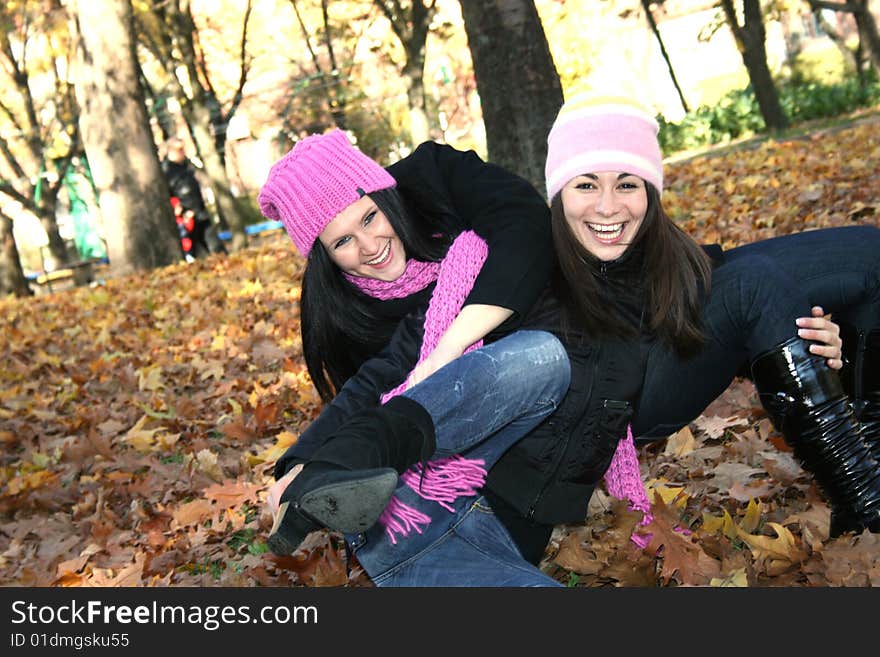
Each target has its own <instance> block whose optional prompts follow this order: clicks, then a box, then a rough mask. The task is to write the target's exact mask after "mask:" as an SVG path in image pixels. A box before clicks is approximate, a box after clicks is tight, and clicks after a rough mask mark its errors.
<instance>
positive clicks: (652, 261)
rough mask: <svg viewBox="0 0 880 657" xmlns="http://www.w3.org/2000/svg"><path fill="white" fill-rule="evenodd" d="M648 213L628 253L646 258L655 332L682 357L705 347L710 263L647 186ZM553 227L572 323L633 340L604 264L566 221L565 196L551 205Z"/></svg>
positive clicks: (648, 308) (648, 307) (649, 314)
mask: <svg viewBox="0 0 880 657" xmlns="http://www.w3.org/2000/svg"><path fill="white" fill-rule="evenodd" d="M645 187H646V191H647V194H648V209H647V212H646V214H645V219H644V221H643V222H642V225H641V226H640V227H639V230H638V232H637V233H636V236H635V238H634V239H633V242H632V244H631V245H630V247H629V249H631V250H632V249H638V250H640V252H641V257H642V267H643V281H644V297H643V299H644V301H643V303H644V308H643V310H644V311H645V316H646V319H647V322H648V327H649V328H650V330H651V331H652V332H653V333H654V334H655V335H656V336H657V337H658V338H659V339H661V340H663V341H664V342H666V343H667V344H669V345H670V346H671V347H672V348H673V349H674V350H675V351H676V353H678V354H679V355H683V356H686V355H689V354H693V353H694V352H696V351H697V349H699V348H700V346H701V345H702V344H703V342H704V341H705V336H704V333H703V325H702V321H701V318H700V310H701V308H702V301H703V298H704V295H705V294H707V293H708V291H709V288H710V285H711V280H712V267H711V263H710V260H709V257H708V256H707V255H706V253H705V251H703V249H702V248H700V246H699V245H697V244H696V242H694V240H693V239H691V237H690V236H689V235H688V234H687V233H685V232H684V231H683V230H681V229H680V228H679V227H678V226H676V225H675V223H674V222H673V221H672V219H670V218H669V215H667V214H666V212H665V210H664V209H663V205H662V204H661V202H660V193H659V192H658V191H657V188H656V187H654V186H653V185H652V184H650V183H648V182H645ZM550 216H551V226H552V230H553V241H554V244H555V246H556V254H557V257H558V259H559V269H560V274H561V277H562V279H563V280H561V281H559V280H557V285H558V286H562V287H564V288H565V289H564V290H563V291H561V294H560V295H559V296H560V298H561V299H562V301H563V303H564V305H565V310H566V314H567V316H568V317H569V319H570V321H572V322H575V323H577V325H578V327H579V328H580V329H581V330H583V331H584V332H586V334H587V335H589V336H591V337H596V338H611V337H620V336H630V337H631V336H633V335H634V333H635V331H636V329H635V327H633V326H632V324H631V323H629V322H627V321H626V320H625V319H624V317H623V316H622V315H621V314H620V313H619V312H618V311H617V310H616V308H615V305H614V304H609V303H608V299H607V297H606V296H605V294H604V293H603V288H602V285H601V283H600V279H599V277H597V276H595V273H596V272H597V271H598V269H599V267H600V264H601V261H600V260H599V259H598V258H596V257H595V256H594V255H592V254H591V253H590V252H589V251H587V249H585V248H584V247H583V245H582V244H581V243H580V242H579V241H578V239H577V238H576V237H575V235H574V234H573V233H572V231H571V227H570V226H569V225H568V222H567V221H566V219H565V210H564V208H563V205H562V193H561V192H559V193H557V194H556V195H555V196H554V197H553V199H552V200H551V202H550Z"/></svg>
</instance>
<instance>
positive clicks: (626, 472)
mask: <svg viewBox="0 0 880 657" xmlns="http://www.w3.org/2000/svg"><path fill="white" fill-rule="evenodd" d="M605 486H606V487H607V488H608V493H609V494H611V495H614V497H616V498H618V499H621V500H623V499H625V500H629V508H630V509H633V510H635V511H641V512H642V519H641V520H640V521H639V524H640V525H647V524H649V523H650V522H651V521H652V520H653V519H654V518H653V516H652V515H651V503H650V502H649V501H648V495H647V493H645V487H644V486H643V485H642V475H641V472H640V471H639V456H638V454H636V446H635V443H634V442H633V434H632V427H631V426H629V425H627V427H626V437H625V438H622V439H621V440H620V442H618V443H617V449H616V450H615V452H614V458H612V459H611V465H609V466H608V470H606V472H605ZM630 540H632V542H633V543H635V544H636V545H638V546H639V547H640V548H645V547H646V546H647V545H648V543H650V542H651V534H636V533H635V532H633V534H632V536H630Z"/></svg>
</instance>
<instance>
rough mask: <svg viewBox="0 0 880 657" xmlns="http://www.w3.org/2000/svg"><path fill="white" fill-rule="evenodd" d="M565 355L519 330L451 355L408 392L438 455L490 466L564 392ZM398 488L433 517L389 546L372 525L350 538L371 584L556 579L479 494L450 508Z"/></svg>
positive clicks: (540, 335) (548, 338) (548, 339)
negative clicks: (429, 423) (529, 556)
mask: <svg viewBox="0 0 880 657" xmlns="http://www.w3.org/2000/svg"><path fill="white" fill-rule="evenodd" d="M569 378H570V370H569V363H568V356H567V355H566V352H565V349H564V348H563V346H562V344H561V343H560V342H559V340H557V339H556V338H555V337H554V336H552V335H551V334H549V333H545V332H542V331H520V332H517V333H514V334H512V335H509V336H507V337H505V338H503V339H502V340H499V341H498V342H495V343H493V344H491V345H488V346H486V347H483V348H482V349H478V350H476V351H473V352H471V353H469V354H465V355H464V356H462V357H460V358H458V359H456V360H455V361H453V362H452V363H450V364H448V365H447V366H446V367H443V368H442V369H440V370H439V371H437V372H436V373H435V374H433V375H432V376H430V377H429V378H428V379H426V380H424V381H422V382H421V383H419V384H418V385H416V386H413V387H412V388H410V389H409V390H407V391H406V392H405V393H403V394H404V395H405V396H407V397H409V398H411V399H413V400H415V401H417V402H418V403H419V404H421V405H422V406H423V407H424V408H425V410H427V411H428V413H429V414H430V415H431V417H432V418H433V420H434V428H435V433H436V441H437V451H436V453H435V456H434V458H442V457H444V456H450V455H452V454H461V455H462V456H464V457H466V458H468V459H483V460H484V461H485V467H486V469H487V470H488V469H489V468H490V467H491V466H492V465H493V464H494V463H495V462H496V461H497V460H498V459H499V458H500V457H501V455H502V454H504V452H506V451H507V450H508V448H510V446H511V445H513V444H514V443H515V442H516V441H517V440H519V439H520V438H522V437H523V436H524V435H525V434H527V433H528V432H529V431H531V430H532V429H533V428H534V427H535V426H537V425H538V424H539V423H540V422H541V421H542V420H543V419H544V418H546V417H547V416H548V415H550V414H551V413H553V411H555V410H556V408H557V407H558V406H559V404H560V402H561V401H562V399H563V397H565V394H566V392H567V391H568V383H569ZM395 496H396V497H397V498H398V499H399V500H400V501H401V502H403V503H404V504H407V505H409V506H411V507H414V508H416V509H418V510H419V511H421V512H422V513H424V514H426V515H428V516H430V518H431V522H430V524H428V525H427V527H425V528H423V529H422V533H421V534H419V533H415V532H412V533H410V534H409V535H407V536H403V537H398V538H397V543H396V544H394V543H392V541H391V538H390V537H389V536H388V535H387V534H386V531H385V528H384V526H382V525H381V524H380V523H377V524H376V525H374V526H373V527H371V528H370V529H369V530H367V531H366V532H363V533H361V534H356V535H347V536H346V541H347V542H348V545H349V547H350V548H351V549H352V551H353V552H354V553H355V555H356V556H357V558H358V561H359V562H360V564H361V565H362V566H363V567H364V569H365V570H366V572H367V573H368V574H369V575H370V577H371V578H372V579H373V582H374V583H375V584H376V585H377V586H556V585H558V583H557V582H556V581H555V580H553V579H552V578H550V577H548V576H546V575H544V574H543V573H542V572H541V571H540V570H538V569H537V568H536V567H535V566H533V565H532V564H530V563H528V562H527V561H526V560H525V559H523V558H522V555H521V554H520V553H519V551H518V550H517V548H516V545H515V544H514V542H513V540H512V539H511V538H510V535H509V534H508V532H507V530H506V529H505V528H504V526H503V525H502V524H501V522H500V521H499V520H498V519H497V518H496V517H495V515H494V514H493V513H492V510H491V508H490V507H489V505H488V504H486V502H485V501H484V500H483V499H482V497H460V498H458V499H457V500H456V501H455V502H454V503H453V505H452V507H453V511H452V512H450V511H448V510H447V509H445V508H443V507H441V506H440V505H439V504H438V503H437V502H433V501H429V500H425V499H423V498H421V497H420V496H418V495H417V494H416V493H415V492H414V491H413V490H412V489H410V488H409V487H408V486H406V485H405V484H403V483H400V484H399V485H398V487H397V490H396V491H395Z"/></svg>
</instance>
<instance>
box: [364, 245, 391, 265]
mask: <svg viewBox="0 0 880 657" xmlns="http://www.w3.org/2000/svg"><path fill="white" fill-rule="evenodd" d="M390 250H391V240H388V243H387V244H386V245H385V248H384V249H382V253H380V254H379V255H378V256H376V257H375V258H373V259H372V260H367V262H366V263H364V264H367V265H378V264H379V263H380V262H382V261H383V260H384V259H385V258H387V257H388V252H389V251H390Z"/></svg>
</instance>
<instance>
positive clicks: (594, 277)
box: [489, 94, 880, 535]
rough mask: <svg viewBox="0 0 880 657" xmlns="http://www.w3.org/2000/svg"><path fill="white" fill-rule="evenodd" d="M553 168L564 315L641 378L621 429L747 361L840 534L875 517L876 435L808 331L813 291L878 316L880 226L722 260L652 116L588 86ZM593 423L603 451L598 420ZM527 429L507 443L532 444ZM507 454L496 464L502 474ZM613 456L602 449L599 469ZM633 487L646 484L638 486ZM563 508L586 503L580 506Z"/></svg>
mask: <svg viewBox="0 0 880 657" xmlns="http://www.w3.org/2000/svg"><path fill="white" fill-rule="evenodd" d="M546 182H547V195H548V198H549V199H550V206H551V223H552V228H553V236H554V242H555V246H556V252H557V256H558V258H559V263H560V272H561V276H560V277H559V278H558V279H557V280H556V281H555V285H556V291H557V297H558V298H559V299H560V300H561V305H562V317H563V321H562V323H563V325H564V326H568V327H572V329H571V333H570V335H573V336H574V335H578V334H579V335H580V337H581V338H582V340H583V342H584V344H588V345H590V348H591V349H593V350H594V351H602V350H611V351H614V352H615V353H614V355H613V357H610V358H609V359H608V360H607V361H606V363H605V365H604V366H603V365H602V364H600V368H602V370H603V377H605V378H609V379H614V378H617V379H619V381H618V382H617V384H616V385H617V386H618V387H619V388H620V389H626V388H627V384H626V383H625V380H626V377H627V374H626V372H629V373H630V374H629V375H628V376H629V389H630V393H632V391H633V390H635V389H636V384H637V383H638V386H639V387H641V391H640V394H638V395H634V394H630V396H623V397H619V400H620V401H626V402H628V404H629V406H630V410H631V413H632V417H631V418H628V422H631V424H632V427H631V429H627V431H626V432H627V433H630V434H631V433H633V432H634V433H635V434H636V435H639V436H644V437H646V438H650V437H661V436H666V435H669V434H670V433H672V432H673V431H675V430H676V429H677V428H680V427H681V426H684V425H685V424H686V423H687V422H688V421H690V420H692V419H694V418H695V417H696V416H697V415H698V414H699V413H700V412H701V411H702V410H703V408H705V406H706V405H707V404H708V403H709V402H711V401H712V399H714V398H715V397H716V396H717V395H719V394H720V393H721V392H723V390H724V389H725V388H726V387H727V385H729V383H730V382H731V380H732V379H733V377H734V375H735V374H736V373H737V372H738V371H740V370H741V369H742V367H743V366H744V365H746V366H749V367H750V372H751V376H752V378H753V380H754V382H755V385H756V387H757V389H758V392H759V396H760V399H761V402H762V404H763V405H764V407H765V409H766V410H767V412H768V414H769V416H770V418H771V420H772V421H773V423H774V425H775V426H776V427H777V429H778V430H779V431H780V432H781V433H782V434H783V436H784V437H785V439H786V441H787V442H788V443H789V444H790V445H791V446H792V447H793V449H794V454H795V457H796V458H797V459H798V460H799V461H800V463H801V465H802V466H803V467H804V469H805V470H807V471H808V472H810V473H812V474H813V476H814V477H815V479H816V482H817V483H818V484H819V486H820V487H821V489H822V490H823V492H824V493H825V495H826V497H827V498H828V501H829V502H830V504H831V507H832V510H833V514H832V526H831V533H832V535H837V534H839V533H841V532H844V531H857V532H858V531H861V530H862V529H864V528H869V529H871V530H872V531H880V465H878V461H877V445H876V444H874V443H873V441H872V440H871V439H869V438H868V439H866V435H865V427H863V426H862V425H861V424H860V422H859V420H858V418H857V417H856V415H855V413H854V409H853V404H852V403H851V402H852V400H851V399H850V398H849V397H848V395H847V392H846V390H845V388H844V386H843V385H842V383H841V381H840V378H839V377H838V374H837V373H836V372H835V370H833V369H832V368H831V367H829V365H828V363H827V362H826V359H829V358H832V359H836V358H837V354H836V353H835V351H836V345H833V344H832V345H828V346H823V345H820V344H815V343H811V342H809V341H808V339H814V340H815V339H820V340H822V341H825V342H828V341H832V340H831V338H832V336H829V335H827V334H824V331H825V330H826V329H827V324H826V323H823V322H822V321H821V320H819V319H813V320H810V319H807V316H808V315H809V314H810V311H811V304H822V305H824V306H825V307H826V308H829V309H831V310H833V311H834V312H835V316H837V313H841V314H845V313H849V314H850V315H851V316H859V315H860V316H861V317H863V318H867V319H866V320H863V321H867V322H868V327H869V328H870V326H872V325H873V326H877V325H878V323H880V322H877V320H878V313H880V258H878V253H880V231H877V230H876V229H875V228H871V227H859V228H854V229H833V230H826V231H817V232H815V233H813V234H805V235H802V236H789V237H783V238H776V239H774V240H768V241H766V242H760V243H756V244H753V245H749V246H748V247H744V248H743V249H741V250H739V249H734V250H733V251H730V252H728V253H726V254H720V253H717V252H716V253H715V254H714V255H715V259H716V262H715V263H713V262H712V261H711V260H710V258H709V254H708V252H707V251H704V250H703V249H701V248H700V247H698V246H697V245H696V244H695V243H694V242H693V240H692V239H691V238H690V237H688V236H687V235H686V234H684V233H683V232H682V231H681V230H680V229H678V228H677V227H676V226H675V224H674V223H673V222H672V221H671V220H670V219H669V217H668V216H667V215H666V213H665V212H664V210H663V206H662V203H661V194H662V190H663V170H662V159H661V154H660V148H659V144H658V142H657V123H656V121H655V120H654V118H653V116H651V114H650V113H648V112H647V111H645V110H644V108H642V107H640V106H639V105H638V104H637V103H635V102H633V101H632V99H629V98H623V97H603V96H598V95H590V94H587V95H580V96H577V97H574V98H572V99H571V100H569V101H568V102H566V103H565V105H564V106H563V107H562V109H561V110H560V112H559V115H558V117H557V119H556V121H555V123H554V126H553V129H552V130H551V132H550V135H549V137H548V158H547V167H546ZM819 248H822V249H825V252H822V251H820V250H819ZM844 249H845V251H846V255H844V253H843V250H844ZM829 250H830V251H829ZM713 265H714V266H713ZM871 322H874V323H873V324H871ZM527 325H530V324H529V323H528V322H527ZM531 326H534V324H531ZM797 326H801V327H811V329H812V330H810V329H807V330H804V329H801V330H798V329H797ZM863 326H864V325H863ZM538 327H540V324H539V325H538ZM817 331H818V332H817ZM804 338H807V339H804ZM565 342H566V347H567V349H568V352H569V358H570V360H571V368H572V387H574V386H575V381H576V378H577V374H576V373H577V371H578V370H579V369H581V368H582V367H583V366H584V365H585V363H584V362H579V360H578V358H577V357H576V355H575V354H574V352H573V350H572V348H571V345H572V343H573V342H574V341H573V340H572V338H571V337H568V338H566V340H565ZM615 344H621V345H622V346H621V348H619V349H614V348H613V345H615ZM611 387H613V386H611ZM606 407H607V403H606ZM563 408H564V406H563ZM625 424H627V422H625V421H624V420H621V421H620V425H619V431H618V432H617V434H616V436H615V434H614V433H611V434H609V435H607V436H606V439H607V441H608V442H607V443H606V445H605V447H604V452H605V453H606V454H608V453H609V452H610V451H611V449H612V446H614V448H615V449H617V450H618V456H617V457H615V460H614V461H612V460H611V457H610V456H607V457H606V464H608V463H610V464H611V465H612V467H611V469H610V470H609V471H608V472H607V473H606V480H608V481H609V485H610V486H609V487H610V488H617V489H618V490H620V488H619V487H618V486H617V483H618V482H619V480H620V475H621V472H622V471H621V469H620V468H618V467H616V465H618V464H626V463H627V459H626V458H623V457H622V455H621V453H620V452H621V450H623V451H626V449H627V442H628V441H626V440H624V441H620V442H619V438H620V436H622V435H623V434H624V425H625ZM593 439H594V440H596V446H595V450H596V453H597V454H601V453H602V452H603V448H602V447H601V446H600V445H599V443H601V442H602V441H601V439H600V434H598V433H596V434H593ZM528 442H529V438H528V437H527V438H526V439H524V440H523V441H521V442H519V443H517V444H516V445H515V446H514V447H513V448H512V449H511V452H510V454H511V455H513V457H515V455H516V453H517V451H520V450H528V449H529V446H528ZM872 451H873V453H872ZM632 453H633V452H632V450H631V449H630V450H629V451H628V452H627V454H628V455H629V456H630V457H631V456H632ZM623 456H625V455H623ZM618 457H621V458H618ZM506 458H508V455H506V456H505V457H504V458H502V459H501V461H500V462H499V464H498V465H497V466H496V468H495V469H494V470H493V474H494V473H495V471H498V475H497V476H499V477H500V476H502V474H503V469H504V462H505V459H506ZM578 458H581V457H578ZM604 471H605V470H604V468H603V466H602V463H601V461H600V463H599V464H598V467H596V468H595V470H594V472H604ZM578 476H581V475H578ZM492 482H493V475H490V477H489V485H490V486H491V485H492ZM496 490H497V491H498V492H501V493H502V494H506V495H507V497H508V499H515V498H518V496H519V495H520V494H519V492H518V491H516V490H513V489H512V488H510V487H509V488H508V489H507V490H506V491H502V490H501V488H500V487H496ZM633 492H634V493H635V494H636V497H639V496H643V491H641V487H640V486H636V487H635V488H634V489H633ZM646 502H647V501H646V500H644V499H642V500H641V502H640V504H641V505H642V506H644V505H646ZM637 506H638V505H637ZM517 508H518V510H520V511H521V512H523V513H526V514H532V515H533V516H534V515H535V510H536V507H535V506H531V507H530V508H525V507H524V506H523V505H522V502H521V500H520V503H519V504H518V505H517ZM640 508H641V507H640ZM582 509H583V506H582V507H581V510H582ZM560 510H561V508H560V505H559V504H558V503H557V504H555V505H554V509H553V510H552V511H548V513H547V514H546V515H545V516H544V518H545V519H546V520H547V521H548V522H559V521H562V520H563V518H562V517H561V516H560V515H558V512H559V511H560ZM568 511H569V517H570V518H574V517H577V508H576V506H573V507H572V508H571V509H569V510H568Z"/></svg>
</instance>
